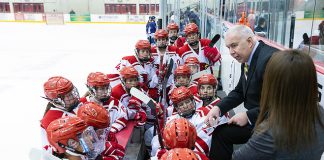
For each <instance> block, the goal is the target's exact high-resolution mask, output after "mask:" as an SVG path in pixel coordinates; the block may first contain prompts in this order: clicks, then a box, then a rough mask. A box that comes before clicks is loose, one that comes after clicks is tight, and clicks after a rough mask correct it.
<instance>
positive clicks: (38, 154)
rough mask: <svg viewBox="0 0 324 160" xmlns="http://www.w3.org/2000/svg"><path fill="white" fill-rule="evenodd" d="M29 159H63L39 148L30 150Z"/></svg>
mask: <svg viewBox="0 0 324 160" xmlns="http://www.w3.org/2000/svg"><path fill="white" fill-rule="evenodd" d="M29 159H30V160H61V159H60V158H58V157H55V156H54V155H51V154H50V153H48V152H47V151H45V150H41V149H37V148H32V149H31V150H30V152H29Z"/></svg>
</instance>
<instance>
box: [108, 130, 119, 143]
mask: <svg viewBox="0 0 324 160" xmlns="http://www.w3.org/2000/svg"><path fill="white" fill-rule="evenodd" d="M107 140H108V141H110V142H116V143H118V141H117V138H116V133H114V132H109V133H108V139H107Z"/></svg>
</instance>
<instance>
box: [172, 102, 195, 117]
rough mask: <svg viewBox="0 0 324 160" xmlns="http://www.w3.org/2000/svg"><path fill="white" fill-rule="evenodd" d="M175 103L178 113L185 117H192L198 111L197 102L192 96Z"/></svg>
mask: <svg viewBox="0 0 324 160" xmlns="http://www.w3.org/2000/svg"><path fill="white" fill-rule="evenodd" d="M174 105H175V108H176V110H177V112H178V114H179V115H180V116H181V117H184V118H190V117H192V116H193V115H194V114H195V112H196V103H195V101H194V100H193V99H192V98H187V99H184V100H182V101H180V102H179V103H177V104H174Z"/></svg>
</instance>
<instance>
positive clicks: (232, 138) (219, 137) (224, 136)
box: [209, 124, 252, 160]
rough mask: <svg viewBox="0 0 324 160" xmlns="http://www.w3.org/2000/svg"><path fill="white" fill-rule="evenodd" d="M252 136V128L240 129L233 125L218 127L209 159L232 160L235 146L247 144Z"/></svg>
mask: <svg viewBox="0 0 324 160" xmlns="http://www.w3.org/2000/svg"><path fill="white" fill-rule="evenodd" d="M251 135H252V127H251V126H249V125H247V126H244V127H240V126H237V125H233V124H230V125H228V124H224V125H221V126H218V127H217V128H216V129H215V130H214V132H213V137H212V142H211V148H210V152H209V153H210V154H209V158H210V159H211V160H230V159H231V158H232V154H233V144H243V143H246V142H247V141H248V140H249V138H250V137H251Z"/></svg>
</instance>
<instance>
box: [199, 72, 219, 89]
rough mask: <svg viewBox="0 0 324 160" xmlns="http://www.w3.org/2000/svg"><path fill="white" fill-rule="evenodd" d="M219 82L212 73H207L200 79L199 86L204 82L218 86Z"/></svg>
mask: <svg viewBox="0 0 324 160" xmlns="http://www.w3.org/2000/svg"><path fill="white" fill-rule="evenodd" d="M217 83H218V82H217V79H216V78H215V77H214V75H212V74H205V75H203V76H201V77H200V78H199V79H198V87H200V86H201V85H203V84H209V85H212V86H214V87H216V86H217Z"/></svg>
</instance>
